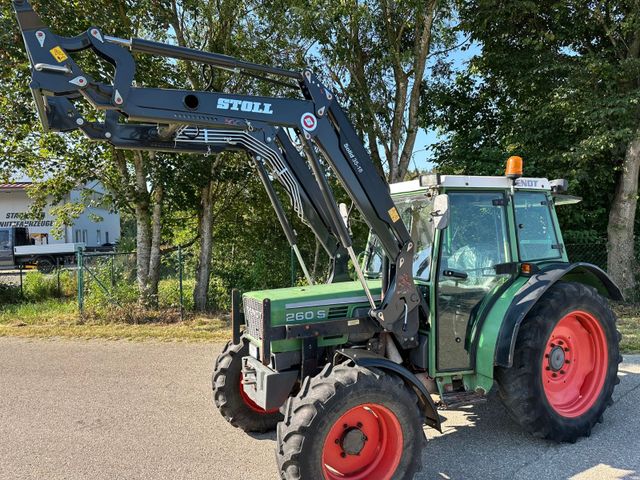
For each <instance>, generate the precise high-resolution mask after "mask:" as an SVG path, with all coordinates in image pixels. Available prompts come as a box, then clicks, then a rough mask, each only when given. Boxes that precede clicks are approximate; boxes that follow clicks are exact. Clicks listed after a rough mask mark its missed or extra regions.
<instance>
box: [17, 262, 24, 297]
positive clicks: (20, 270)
mask: <svg viewBox="0 0 640 480" xmlns="http://www.w3.org/2000/svg"><path fill="white" fill-rule="evenodd" d="M23 268H24V265H23V264H22V263H19V264H18V273H19V276H20V296H21V297H24V287H23V286H22V270H23Z"/></svg>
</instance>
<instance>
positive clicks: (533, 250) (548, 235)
mask: <svg viewBox="0 0 640 480" xmlns="http://www.w3.org/2000/svg"><path fill="white" fill-rule="evenodd" d="M514 205H515V219H516V232H517V235H518V248H519V250H520V260H521V261H530V260H548V259H555V258H560V257H561V256H562V251H561V249H560V245H559V242H558V236H557V234H556V230H555V228H554V224H553V218H552V216H551V210H550V207H549V203H548V199H547V195H546V194H545V193H542V192H540V193H538V192H516V195H515V202H514Z"/></svg>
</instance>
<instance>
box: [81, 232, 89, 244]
mask: <svg viewBox="0 0 640 480" xmlns="http://www.w3.org/2000/svg"><path fill="white" fill-rule="evenodd" d="M88 238H89V235H88V232H87V231H86V230H82V241H83V243H87V239H88Z"/></svg>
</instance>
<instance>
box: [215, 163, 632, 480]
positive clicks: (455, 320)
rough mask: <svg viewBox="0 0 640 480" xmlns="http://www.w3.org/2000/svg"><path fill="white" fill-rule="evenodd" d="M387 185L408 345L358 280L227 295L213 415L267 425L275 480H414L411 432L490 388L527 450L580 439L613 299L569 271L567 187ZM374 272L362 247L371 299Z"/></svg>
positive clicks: (450, 180)
mask: <svg viewBox="0 0 640 480" xmlns="http://www.w3.org/2000/svg"><path fill="white" fill-rule="evenodd" d="M516 162H517V159H516ZM390 187H391V196H392V198H393V200H394V202H395V204H396V206H397V209H398V211H399V213H400V216H401V218H402V220H403V221H404V223H405V224H406V225H407V227H408V229H409V231H410V234H411V238H412V240H413V243H414V245H415V248H414V253H413V259H412V262H413V263H412V268H413V278H414V281H415V283H416V284H417V285H418V286H419V291H420V293H421V295H422V296H423V297H424V299H425V301H426V302H427V304H428V306H429V307H428V312H425V313H426V315H424V317H422V318H421V319H420V323H419V328H418V332H417V337H416V339H415V340H416V345H415V346H414V347H411V348H401V347H400V346H399V345H398V343H397V342H396V341H395V340H394V336H393V334H392V333H390V332H389V331H386V330H385V329H384V328H381V327H380V325H379V324H376V322H375V321H374V320H372V319H371V318H370V317H368V313H369V305H368V302H367V296H366V295H365V292H364V291H363V289H362V287H361V285H360V283H359V282H357V281H356V282H353V281H351V282H349V281H347V282H339V283H332V284H327V285H312V286H304V287H294V288H282V289H274V290H263V291H257V292H247V293H245V294H244V295H243V296H242V299H240V298H239V296H238V294H237V293H236V292H234V296H233V322H234V328H235V329H236V332H237V333H236V338H235V339H234V340H233V341H231V342H229V343H228V344H227V346H226V347H225V349H224V351H223V352H222V353H221V354H220V356H219V357H218V359H217V360H216V364H215V371H214V374H213V391H214V397H215V403H216V405H217V407H218V408H219V410H220V412H221V413H222V415H224V417H225V418H226V419H227V420H228V421H229V422H230V423H231V424H232V425H234V426H237V427H239V428H242V429H244V430H246V431H260V432H263V431H266V430H269V429H273V428H277V461H278V466H279V468H280V473H281V475H282V477H283V478H287V479H297V478H302V479H306V478H309V479H316V478H325V479H329V480H334V479H351V478H354V479H355V478H371V479H373V478H375V479H378V478H379V479H389V478H412V476H413V474H414V473H415V472H416V471H417V470H418V469H419V467H420V459H421V449H422V448H423V444H424V440H425V438H424V433H423V423H426V424H427V425H429V426H432V427H434V428H436V429H439V428H440V418H439V416H438V413H437V411H436V402H438V403H439V404H440V405H441V406H444V407H455V406H460V405H464V404H471V403H476V402H478V401H481V400H482V399H483V398H484V397H485V396H486V394H487V393H488V392H489V391H490V390H491V389H492V387H493V386H494V384H495V385H496V386H497V389H498V392H499V396H500V398H501V400H502V401H503V403H504V405H505V407H506V409H507V411H508V412H509V414H510V415H511V417H512V418H513V419H514V420H515V421H516V422H518V423H519V424H520V425H522V427H523V428H525V429H526V430H528V431H530V432H531V433H533V435H535V436H536V437H541V438H547V439H551V440H555V441H559V442H574V441H576V439H577V438H579V437H581V436H588V435H589V434H590V432H591V429H592V428H593V427H594V425H595V424H596V423H597V422H602V416H603V413H604V411H605V409H606V408H607V406H609V405H610V404H611V402H612V401H611V394H612V392H613V388H614V386H615V385H616V384H617V383H618V378H617V370H618V363H619V362H620V361H621V356H620V353H619V349H618V343H619V337H620V335H619V333H618V332H617V330H616V324H615V323H616V318H615V315H614V313H613V312H612V310H611V308H610V307H609V306H608V303H607V299H613V300H620V299H621V295H620V291H619V290H618V288H617V287H616V286H615V285H614V284H613V283H612V282H611V280H610V279H609V278H608V277H607V275H606V274H605V273H604V272H603V271H602V270H600V269H599V268H597V267H595V266H593V265H589V264H584V263H569V261H568V259H567V255H566V251H565V249H564V247H563V241H562V235H561V232H560V227H559V225H558V220H557V217H556V211H555V208H556V206H557V205H561V204H568V203H574V202H576V201H577V200H578V199H577V198H576V197H571V196H569V195H565V194H563V193H564V190H565V189H566V182H564V181H552V182H550V181H548V180H547V179H545V178H518V179H517V180H515V182H513V181H512V180H511V179H509V178H507V177H506V176H505V177H480V176H451V175H443V176H438V175H430V176H422V177H421V178H420V179H419V180H414V181H409V182H403V183H397V184H393V185H391V186H390ZM383 264H384V253H383V252H382V249H381V247H380V242H379V240H378V238H377V236H376V235H375V234H371V235H370V237H369V241H368V245H367V248H366V251H365V252H364V255H363V258H362V269H363V271H364V275H365V276H366V279H367V280H366V281H367V284H368V285H369V288H370V291H371V293H372V294H373V296H374V298H375V299H376V301H379V299H380V294H381V276H382V272H383ZM240 329H242V332H241V334H239V332H240Z"/></svg>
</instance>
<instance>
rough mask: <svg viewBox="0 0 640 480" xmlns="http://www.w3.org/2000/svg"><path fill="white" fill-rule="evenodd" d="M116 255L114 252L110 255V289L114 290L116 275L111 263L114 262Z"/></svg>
mask: <svg viewBox="0 0 640 480" xmlns="http://www.w3.org/2000/svg"><path fill="white" fill-rule="evenodd" d="M115 258H116V255H115V252H113V254H112V255H111V288H115V287H116V273H115V266H114V264H113V262H114V261H115Z"/></svg>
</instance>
